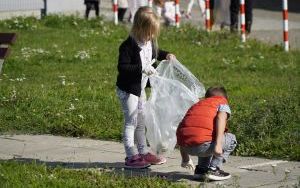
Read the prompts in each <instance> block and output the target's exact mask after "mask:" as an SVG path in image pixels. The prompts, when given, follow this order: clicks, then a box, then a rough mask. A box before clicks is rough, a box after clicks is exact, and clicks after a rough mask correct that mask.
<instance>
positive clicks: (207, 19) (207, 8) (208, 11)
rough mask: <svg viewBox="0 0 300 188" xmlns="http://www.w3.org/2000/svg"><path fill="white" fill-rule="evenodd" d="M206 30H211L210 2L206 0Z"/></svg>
mask: <svg viewBox="0 0 300 188" xmlns="http://www.w3.org/2000/svg"><path fill="white" fill-rule="evenodd" d="M205 28H206V31H208V32H209V31H210V30H211V23H210V0H205Z"/></svg>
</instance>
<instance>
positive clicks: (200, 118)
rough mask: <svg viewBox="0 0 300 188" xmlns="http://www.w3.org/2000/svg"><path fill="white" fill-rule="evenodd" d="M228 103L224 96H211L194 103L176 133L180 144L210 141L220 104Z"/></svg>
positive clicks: (197, 143)
mask: <svg viewBox="0 0 300 188" xmlns="http://www.w3.org/2000/svg"><path fill="white" fill-rule="evenodd" d="M222 104H223V105H224V104H228V102H227V100H226V98H225V97H221V96H213V97H209V98H206V99H203V100H200V101H199V102H198V103H196V104H194V105H193V106H192V107H191V108H190V109H189V110H188V111H187V113H186V115H185V117H184V118H183V120H182V121H181V123H180V125H179V127H178V129H177V132H176V135H177V144H178V145H180V146H195V145H199V144H202V143H204V142H208V141H212V140H213V135H214V120H215V117H216V115H217V113H218V108H219V106H220V105H222Z"/></svg>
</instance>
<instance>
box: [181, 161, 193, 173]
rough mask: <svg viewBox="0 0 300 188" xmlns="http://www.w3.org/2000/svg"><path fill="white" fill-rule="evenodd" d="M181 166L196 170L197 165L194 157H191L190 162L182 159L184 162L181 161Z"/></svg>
mask: <svg viewBox="0 0 300 188" xmlns="http://www.w3.org/2000/svg"><path fill="white" fill-rule="evenodd" d="M181 167H182V168H186V169H188V170H191V171H194V170H195V165H194V163H193V161H192V159H189V161H188V162H183V161H182V162H181Z"/></svg>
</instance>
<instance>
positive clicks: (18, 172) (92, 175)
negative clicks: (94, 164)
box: [0, 162, 184, 188]
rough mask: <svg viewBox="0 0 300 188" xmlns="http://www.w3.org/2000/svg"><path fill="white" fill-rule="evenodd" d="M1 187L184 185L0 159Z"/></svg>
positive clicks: (86, 187)
mask: <svg viewBox="0 0 300 188" xmlns="http://www.w3.org/2000/svg"><path fill="white" fill-rule="evenodd" d="M0 187H2V188H11V187H14V188H19V187H20V188H21V187H22V188H23V187H61V188H66V187H82V188H88V187H107V188H111V187H141V188H142V187H149V188H152V187H153V188H154V187H157V188H161V187H184V186H183V185H182V184H179V183H177V184H175V183H171V182H169V181H166V180H163V179H160V178H154V177H128V176H124V175H117V174H115V173H107V172H105V171H101V170H96V169H94V170H70V169H64V168H61V167H57V168H48V167H47V166H45V165H38V164H35V163H28V164H26V163H25V164H24V163H17V162H0Z"/></svg>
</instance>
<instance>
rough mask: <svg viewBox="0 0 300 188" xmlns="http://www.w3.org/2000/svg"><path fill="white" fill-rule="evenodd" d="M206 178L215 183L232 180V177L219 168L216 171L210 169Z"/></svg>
mask: <svg viewBox="0 0 300 188" xmlns="http://www.w3.org/2000/svg"><path fill="white" fill-rule="evenodd" d="M206 178H207V179H209V180H213V181H221V180H227V179H229V178H231V175H230V174H229V173H227V172H224V171H223V170H220V169H218V168H217V169H216V170H212V169H208V171H207V173H206Z"/></svg>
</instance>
